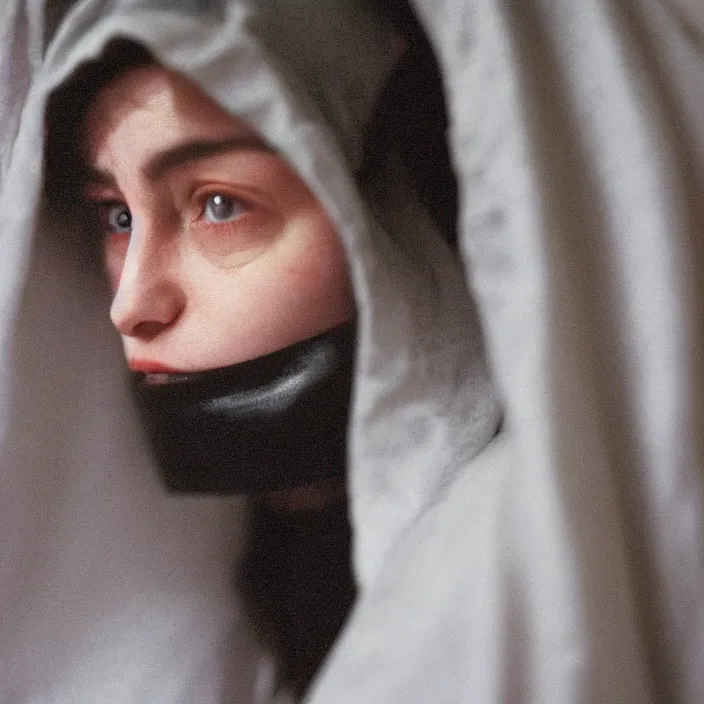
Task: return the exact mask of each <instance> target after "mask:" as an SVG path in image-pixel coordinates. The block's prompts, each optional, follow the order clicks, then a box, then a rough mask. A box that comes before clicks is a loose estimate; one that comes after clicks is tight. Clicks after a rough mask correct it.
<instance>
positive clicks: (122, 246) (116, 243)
mask: <svg viewBox="0 0 704 704" xmlns="http://www.w3.org/2000/svg"><path fill="white" fill-rule="evenodd" d="M129 245H130V233H129V232H121V233H115V234H111V235H106V236H105V241H104V243H103V263H104V265H105V271H106V273H107V275H108V279H109V281H110V287H111V289H112V292H113V293H116V292H117V289H118V287H119V286H120V277H121V276H122V269H123V268H124V265H125V258H126V257H127V249H128V247H129Z"/></svg>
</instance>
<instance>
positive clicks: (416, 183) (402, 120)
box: [361, 0, 458, 244]
mask: <svg viewBox="0 0 704 704" xmlns="http://www.w3.org/2000/svg"><path fill="white" fill-rule="evenodd" d="M370 2H374V4H376V5H378V6H379V9H380V11H382V12H383V13H384V15H385V16H386V17H387V18H388V19H389V20H390V21H391V23H392V24H393V25H394V27H395V29H396V30H397V31H398V32H399V34H401V36H403V38H404V39H405V40H406V42H407V45H408V46H407V50H406V52H405V54H404V56H403V57H402V59H401V61H400V62H399V65H398V66H397V67H396V70H395V71H394V72H393V74H392V76H391V78H390V79H389V82H388V84H387V86H386V88H385V89H384V91H383V93H382V95H381V97H380V99H379V102H378V104H377V107H376V110H375V114H374V118H373V120H372V124H371V125H370V127H369V131H368V134H367V141H366V145H365V152H364V153H365V158H364V163H363V165H362V173H361V177H362V178H364V174H365V173H373V172H374V171H375V170H377V169H378V167H379V164H380V161H381V160H383V157H384V154H385V153H386V152H388V151H389V150H391V151H393V152H394V153H395V154H396V155H397V156H398V157H399V158H400V160H401V162H402V163H403V165H404V167H405V169H406V171H407V173H408V175H409V177H410V179H411V183H412V185H413V187H414V189H415V191H416V194H417V195H418V198H419V199H420V201H421V203H422V204H423V205H424V206H425V208H426V209H427V210H428V212H429V213H430V215H431V217H432V218H433V220H435V222H436V224H437V225H438V226H439V227H440V229H441V231H442V232H443V234H444V235H445V237H446V239H447V240H448V241H449V242H450V243H451V244H454V243H455V241H456V233H457V207H458V196H457V181H456V179H455V174H454V170H453V168H452V163H451V159H450V152H449V147H448V143H447V137H446V134H447V126H448V118H447V108H446V105H445V92H444V86H443V80H442V73H441V71H440V66H439V64H438V61H437V58H436V56H435V53H434V51H433V48H432V46H431V44H430V42H429V40H428V38H427V36H426V34H425V31H424V30H423V28H422V27H421V25H420V23H419V22H418V20H417V19H416V17H415V15H414V14H413V12H412V10H411V9H410V7H409V5H408V2H407V0H370Z"/></svg>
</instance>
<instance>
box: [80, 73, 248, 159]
mask: <svg viewBox="0 0 704 704" xmlns="http://www.w3.org/2000/svg"><path fill="white" fill-rule="evenodd" d="M81 134H82V135H83V136H82V140H83V144H82V145H81V146H82V151H83V153H84V155H85V156H86V157H87V160H88V162H89V163H90V164H93V165H95V166H98V167H104V168H110V167H111V163H110V162H114V160H115V156H116V155H119V156H120V158H121V159H130V160H131V159H140V158H141V159H145V158H148V157H149V155H150V154H152V153H154V152H155V151H158V150H161V149H164V148H168V147H169V146H171V145H173V144H176V143H179V142H183V141H185V140H192V139H214V140H215V139H231V138H235V137H251V138H255V137H256V136H257V135H256V133H255V132H254V131H253V130H252V129H251V128H250V127H249V126H248V125H247V124H246V123H245V122H244V121H243V120H241V119H238V118H237V117H234V116H233V115H231V114H230V113H228V112H227V111H225V110H224V109H223V108H221V107H220V106H219V105H218V104H217V103H216V102H215V101H213V100H212V99H211V98H209V97H208V96H207V95H205V94H204V93H203V92H202V91H201V90H200V88H199V87H198V86H197V85H196V84H194V83H193V82H192V81H190V80H189V79H188V78H186V77H185V76H183V75H181V74H179V73H177V72H175V71H172V70H169V69H167V68H164V67H162V66H158V65H154V66H148V67H140V68H135V69H132V70H129V71H127V72H126V73H124V74H123V75H121V76H119V77H118V78H116V79H114V80H113V81H111V82H110V83H108V84H107V85H106V86H104V87H103V88H102V89H101V90H100V91H99V92H98V93H97V95H96V96H95V97H94V98H93V99H92V101H91V103H90V105H89V107H88V110H87V112H86V118H85V129H84V130H83V131H82V133H81Z"/></svg>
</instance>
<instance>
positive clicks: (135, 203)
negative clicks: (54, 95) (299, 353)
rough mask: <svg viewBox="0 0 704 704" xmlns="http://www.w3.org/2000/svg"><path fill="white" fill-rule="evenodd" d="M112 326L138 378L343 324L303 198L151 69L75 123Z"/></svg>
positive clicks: (242, 354) (326, 226)
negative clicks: (80, 126) (80, 130)
mask: <svg viewBox="0 0 704 704" xmlns="http://www.w3.org/2000/svg"><path fill="white" fill-rule="evenodd" d="M84 132H85V143H84V144H83V148H84V152H85V153H86V156H87V161H88V167H89V173H90V177H89V182H88V183H87V185H86V196H87V198H88V199H89V200H90V201H92V202H94V203H95V204H96V205H97V206H98V209H99V212H100V219H101V222H102V223H103V228H102V233H101V236H102V237H103V240H104V246H103V252H104V262H105V267H106V270H107V273H108V275H109V279H110V282H111V285H112V288H113V292H114V300H113V303H112V308H111V318H112V321H113V323H114V325H115V327H116V328H117V329H118V331H119V332H120V335H121V336H122V340H123V344H124V349H125V355H126V357H127V360H128V362H129V364H130V367H131V368H132V369H134V370H137V371H145V372H156V373H158V372H164V371H199V370H205V369H212V368H217V367H223V366H227V365H230V364H235V363H237V362H242V361H245V360H248V359H252V358H255V357H258V356H261V355H263V354H267V353H269V352H273V351H275V350H278V349H281V348H283V347H286V346H288V345H290V344H292V343H294V342H297V341H300V340H303V339H306V338H308V337H312V336H313V335H315V334H317V333H319V332H322V331H324V330H327V329H329V328H331V327H334V326H335V325H338V324H340V323H342V322H344V321H346V320H348V319H349V318H351V317H352V316H353V314H354V300H353V295H352V289H351V285H350V280H349V276H348V271H347V265H346V261H345V257H344V253H343V250H342V246H341V244H340V242H339V240H338V238H337V235H336V233H335V230H334V229H333V226H332V224H331V222H330V220H329V219H328V217H327V214H326V213H325V211H324V210H323V208H322V206H321V205H320V204H319V203H318V201H317V200H316V199H315V197H314V196H313V194H312V193H311V191H310V190H309V189H308V188H307V187H306V185H305V184H304V183H303V182H302V181H301V179H300V178H299V177H298V176H297V175H296V173H295V172H294V171H293V170H292V169H291V168H290V167H289V166H288V165H287V164H286V162H284V161H283V160H282V159H281V158H280V157H278V156H277V155H276V154H274V153H273V152H272V151H271V150H270V149H268V148H267V146H266V145H265V144H264V143H263V142H262V141H261V139H260V138H259V137H258V136H257V134H256V133H255V132H254V131H252V130H251V129H250V128H249V127H248V126H247V125H246V124H245V123H244V122H242V121H241V120H238V119H237V118H234V117H232V116H231V115H229V114H228V113H227V112H225V111H224V110H222V109H221V108H220V107H219V106H218V105H217V104H215V103H214V102H213V101H212V100H210V99H209V98H207V97H206V96H205V95H204V94H203V93H202V92H200V90H199V89H198V88H197V87H196V86H194V85H193V84H192V83H191V82H189V81H188V80H187V79H186V78H184V77H183V76H181V75H179V74H177V73H174V72H172V71H169V70H167V69H164V68H162V67H159V66H154V67H147V68H139V69H134V70H132V71H130V72H129V73H127V74H125V75H124V76H122V77H120V78H118V79H117V80H115V81H114V82H113V83H111V84H109V85H108V86H107V87H105V88H104V89H103V90H102V91H100V93H98V95H97V96H96V98H95V100H94V101H93V102H92V105H91V107H90V109H89V111H88V114H87V118H86V129H85V130H84Z"/></svg>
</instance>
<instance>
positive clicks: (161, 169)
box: [84, 136, 276, 188]
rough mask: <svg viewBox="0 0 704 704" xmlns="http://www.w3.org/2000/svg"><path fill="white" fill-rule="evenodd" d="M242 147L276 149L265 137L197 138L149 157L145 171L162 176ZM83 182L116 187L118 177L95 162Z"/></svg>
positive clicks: (270, 151) (152, 176)
mask: <svg viewBox="0 0 704 704" xmlns="http://www.w3.org/2000/svg"><path fill="white" fill-rule="evenodd" d="M239 150H255V151H261V152H266V153H268V154H275V153H276V150H275V149H274V148H273V147H271V146H270V145H268V144H267V143H266V142H265V141H264V140H262V139H260V138H259V137H255V136H251V137H250V136H248V137H231V138H229V139H217V140H208V139H197V140H192V141H188V142H182V143H181V144H176V145H174V146H173V147H169V148H167V149H164V150H163V151H160V152H157V153H156V154H154V155H153V156H152V157H150V158H149V160H148V161H147V163H146V164H145V165H144V167H143V168H142V172H143V173H144V175H145V176H146V177H147V178H148V179H149V180H150V181H157V180H159V179H160V178H163V177H164V176H165V175H166V174H167V173H168V172H169V171H171V170H172V169H175V168H177V167H179V166H183V165H184V164H190V163H193V162H195V161H199V160H201V159H207V158H208V157H211V156H216V155H217V154H225V153H227V152H232V151H239ZM84 173H85V178H84V181H85V182H86V183H88V184H95V185H98V186H106V187H108V188H115V187H116V184H115V179H114V177H113V175H112V174H111V173H109V172H107V171H104V170H102V169H99V168H97V167H95V166H92V165H86V166H85V167H84Z"/></svg>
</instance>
